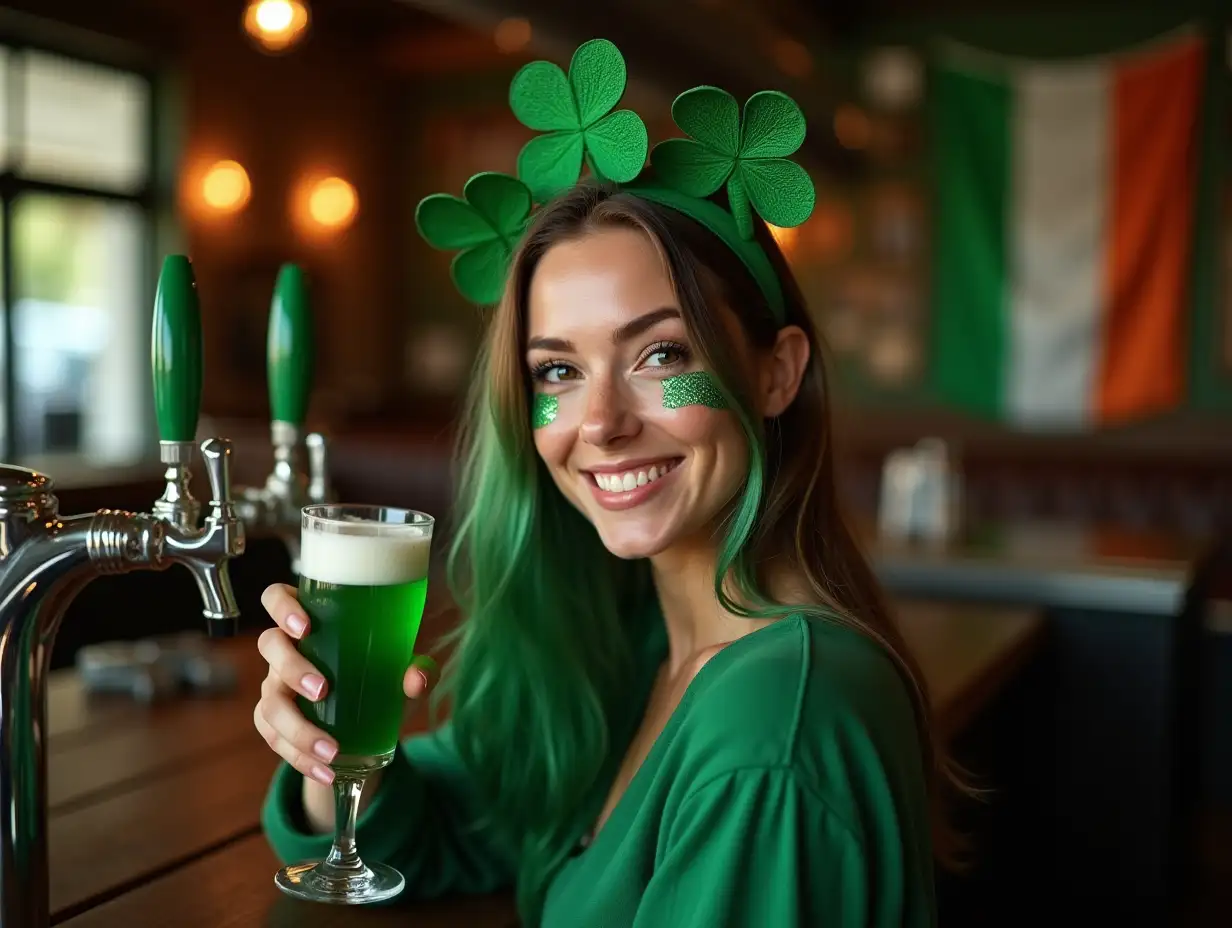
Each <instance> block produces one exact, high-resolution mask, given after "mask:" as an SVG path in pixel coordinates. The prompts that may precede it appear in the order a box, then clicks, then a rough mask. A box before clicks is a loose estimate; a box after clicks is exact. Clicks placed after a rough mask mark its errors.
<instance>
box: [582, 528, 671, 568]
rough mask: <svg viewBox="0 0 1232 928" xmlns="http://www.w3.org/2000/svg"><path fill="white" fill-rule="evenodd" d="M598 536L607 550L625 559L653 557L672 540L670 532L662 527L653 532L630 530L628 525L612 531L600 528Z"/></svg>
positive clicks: (663, 549) (669, 544)
mask: <svg viewBox="0 0 1232 928" xmlns="http://www.w3.org/2000/svg"><path fill="white" fill-rule="evenodd" d="M599 538H600V540H601V541H602V542H603V546H604V547H605V548H607V549H608V551H610V552H611V553H612V554H614V555H616V557H618V558H621V559H622V560H626V561H635V560H638V559H640V558H647V557H654V556H655V555H656V554H659V553H660V552H662V551H665V550H666V549H667V548H669V547H671V543H672V540H673V536H672V534H670V533H668V532H665V531H663V529H662V527H660V528H659V529H658V530H656V531H654V532H632V531H629V527H628V526H625V527H622V528H621V529H620V530H617V531H612V532H605V531H603V530H602V529H600V531H599Z"/></svg>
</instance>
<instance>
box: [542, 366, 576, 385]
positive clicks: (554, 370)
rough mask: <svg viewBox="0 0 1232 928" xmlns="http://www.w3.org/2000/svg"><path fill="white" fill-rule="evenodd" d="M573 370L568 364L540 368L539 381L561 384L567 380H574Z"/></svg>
mask: <svg viewBox="0 0 1232 928" xmlns="http://www.w3.org/2000/svg"><path fill="white" fill-rule="evenodd" d="M572 374H573V368H571V367H569V365H567V364H552V365H549V366H548V367H544V368H540V370H539V379H540V380H543V381H546V382H547V383H561V382H562V381H565V380H572V379H573V378H572V376H571V375H572Z"/></svg>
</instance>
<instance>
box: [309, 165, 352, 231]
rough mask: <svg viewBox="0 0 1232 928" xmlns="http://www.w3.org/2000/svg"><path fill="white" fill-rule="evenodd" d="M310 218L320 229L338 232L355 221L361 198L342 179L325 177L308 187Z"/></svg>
mask: <svg viewBox="0 0 1232 928" xmlns="http://www.w3.org/2000/svg"><path fill="white" fill-rule="evenodd" d="M307 207H308V218H309V219H311V220H312V222H313V223H315V224H316V225H317V226H318V227H320V228H322V229H326V230H329V231H333V232H337V231H341V230H342V229H345V228H346V227H347V226H349V225H350V224H351V223H352V222H354V221H355V216H356V214H357V213H358V212H359V197H358V195H357V194H356V193H355V188H354V187H352V186H351V185H350V184H349V183H347V182H346V181H345V180H343V179H342V178H341V177H325V178H322V179H321V180H318V181H315V182H313V183H312V184H311V185H310V186H309V187H308V198H307Z"/></svg>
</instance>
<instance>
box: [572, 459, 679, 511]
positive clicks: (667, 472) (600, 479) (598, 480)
mask: <svg viewBox="0 0 1232 928" xmlns="http://www.w3.org/2000/svg"><path fill="white" fill-rule="evenodd" d="M683 463H684V461H683V459H682V458H667V459H665V460H663V461H660V462H657V463H655V464H651V465H650V466H649V467H638V468H630V469H629V470H626V471H622V472H620V473H615V472H610V471H603V472H596V471H584V472H583V473H584V474H585V479H586V482H587V484H588V485H589V486H590V491H591V493H593V494H594V497H595V500H596V501H597V502H598V503H599V505H600V506H602V507H603V508H604V509H608V510H611V511H618V510H622V509H632V508H633V507H634V506H640V505H641V504H642V503H643V502H645V501H646V500H647V499H649V498H650V497H651V495H652V494H654V493H657V492H658V491H659V490H661V489H662V488H663V485H664V483H666V482H667V481H669V480H671V479H673V475H674V474H675V473H676V471H678V470H679V469H680V465H681V464H683ZM626 487H627V488H628V489H626Z"/></svg>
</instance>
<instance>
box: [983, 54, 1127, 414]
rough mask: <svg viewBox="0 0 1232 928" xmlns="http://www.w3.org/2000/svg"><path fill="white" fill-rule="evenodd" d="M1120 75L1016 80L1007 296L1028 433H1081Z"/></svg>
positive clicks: (1075, 73)
mask: <svg viewBox="0 0 1232 928" xmlns="http://www.w3.org/2000/svg"><path fill="white" fill-rule="evenodd" d="M1113 73H1114V72H1113V71H1112V70H1111V69H1109V68H1108V67H1106V66H1105V65H1103V64H1102V63H1101V64H1094V65H1083V66H1074V65H1067V66H1056V67H1052V66H1040V67H1032V68H1024V69H1020V70H1018V71H1017V73H1016V74H1015V78H1014V81H1013V84H1012V87H1013V90H1012V95H1011V100H1012V103H1011V113H1012V115H1011V124H1010V143H1011V148H1010V151H1011V155H1010V157H1011V162H1012V163H1011V168H1010V183H1011V190H1010V203H1009V210H1008V215H1007V220H1006V221H1007V222H1008V223H1009V229H1008V232H1009V234H1008V236H1007V239H1008V246H1007V247H1008V248H1009V249H1010V254H1009V268H1010V281H1011V282H1012V283H1011V290H1010V293H1009V295H1008V305H1009V310H1010V312H1009V351H1008V357H1007V359H1006V360H1007V370H1006V377H1007V382H1006V390H1005V398H1006V410H1007V413H1008V414H1009V417H1010V418H1011V419H1012V420H1016V421H1017V422H1019V423H1020V424H1023V425H1028V426H1030V425H1039V426H1048V427H1064V426H1081V425H1085V424H1086V423H1087V422H1088V421H1089V419H1090V418H1091V416H1092V415H1093V413H1094V409H1093V404H1094V385H1095V383H1096V377H1097V376H1098V373H1099V363H1100V353H1101V350H1102V317H1103V305H1104V273H1105V259H1106V251H1107V238H1106V228H1107V224H1108V210H1109V195H1108V190H1109V185H1110V180H1111V176H1112V172H1113V170H1114V164H1113V161H1112V150H1111V149H1112V146H1111V143H1110V136H1111V132H1112V126H1111V120H1112V118H1113V114H1112V113H1111V112H1110V111H1109V110H1110V107H1111V105H1112V95H1111V88H1112V76H1113Z"/></svg>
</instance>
